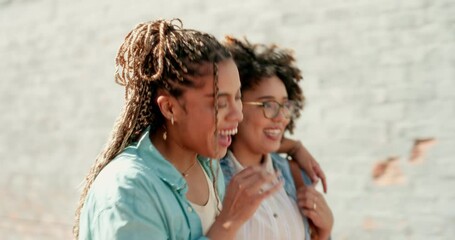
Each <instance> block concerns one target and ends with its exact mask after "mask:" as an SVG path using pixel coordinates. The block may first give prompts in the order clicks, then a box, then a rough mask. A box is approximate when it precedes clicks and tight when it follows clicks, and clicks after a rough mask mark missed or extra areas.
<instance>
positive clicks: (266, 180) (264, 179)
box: [242, 171, 279, 194]
mask: <svg viewBox="0 0 455 240" xmlns="http://www.w3.org/2000/svg"><path fill="white" fill-rule="evenodd" d="M278 183H279V180H278V178H277V177H276V175H275V174H271V173H268V172H266V171H261V172H257V173H256V174H253V175H251V176H249V177H248V178H246V179H244V181H243V182H242V185H244V186H245V191H248V192H249V193H252V194H256V193H257V192H258V191H259V190H260V189H262V191H265V190H268V188H271V187H272V186H274V185H276V184H278Z"/></svg>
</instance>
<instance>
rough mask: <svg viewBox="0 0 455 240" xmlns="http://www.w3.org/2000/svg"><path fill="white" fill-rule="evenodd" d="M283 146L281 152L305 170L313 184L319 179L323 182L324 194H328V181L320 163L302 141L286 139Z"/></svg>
mask: <svg viewBox="0 0 455 240" xmlns="http://www.w3.org/2000/svg"><path fill="white" fill-rule="evenodd" d="M281 145H282V146H281V147H280V150H279V152H283V151H284V152H285V153H287V154H288V155H290V156H291V157H292V159H294V160H295V161H297V162H298V163H299V165H300V167H301V168H302V169H303V170H305V172H306V173H307V174H308V176H309V177H310V178H311V180H312V181H313V183H317V182H318V181H319V179H321V181H322V187H323V189H324V193H327V180H326V177H325V174H324V171H322V169H321V167H320V166H319V163H318V162H317V161H316V160H315V159H314V157H313V156H312V155H311V154H310V152H308V150H307V149H306V148H305V146H303V144H302V143H301V142H300V141H295V140H291V139H287V138H284V139H283V141H282V144H281Z"/></svg>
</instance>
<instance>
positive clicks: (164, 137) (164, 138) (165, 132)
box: [163, 131, 167, 141]
mask: <svg viewBox="0 0 455 240" xmlns="http://www.w3.org/2000/svg"><path fill="white" fill-rule="evenodd" d="M166 139H167V131H164V133H163V140H164V141H166Z"/></svg>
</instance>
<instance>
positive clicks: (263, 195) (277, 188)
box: [257, 180, 284, 201]
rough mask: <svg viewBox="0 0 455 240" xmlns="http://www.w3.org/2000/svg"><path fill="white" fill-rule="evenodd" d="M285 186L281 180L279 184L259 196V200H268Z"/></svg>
mask: <svg viewBox="0 0 455 240" xmlns="http://www.w3.org/2000/svg"><path fill="white" fill-rule="evenodd" d="M283 185H284V181H282V180H280V181H279V182H278V184H275V185H274V186H273V187H272V188H270V189H268V190H266V191H264V192H262V193H260V194H258V195H257V196H259V199H260V200H261V201H262V200H264V199H266V198H268V197H269V196H270V195H272V194H274V193H275V192H277V191H278V190H279V189H280V188H281V187H283Z"/></svg>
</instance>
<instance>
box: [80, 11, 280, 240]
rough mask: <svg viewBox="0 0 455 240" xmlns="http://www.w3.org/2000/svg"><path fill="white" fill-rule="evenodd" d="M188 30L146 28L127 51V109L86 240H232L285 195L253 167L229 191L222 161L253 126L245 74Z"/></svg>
mask: <svg viewBox="0 0 455 240" xmlns="http://www.w3.org/2000/svg"><path fill="white" fill-rule="evenodd" d="M181 25H182V24H181V22H180V20H178V19H177V20H172V21H165V20H158V21H152V22H146V23H142V24H139V25H137V26H136V27H135V28H134V29H133V30H132V31H131V32H130V33H129V34H128V35H127V36H126V38H125V41H124V43H123V44H122V45H121V46H120V49H119V51H118V54H117V58H116V67H117V71H116V75H115V79H116V82H117V83H119V84H120V85H122V86H124V87H125V106H124V109H123V111H122V113H121V115H120V116H119V118H118V120H117V122H116V124H115V126H114V129H113V132H112V135H111V138H110V140H109V142H108V143H107V144H106V147H105V149H104V150H103V151H102V152H101V153H100V155H99V156H98V157H97V159H96V161H95V163H94V165H93V167H92V168H91V170H90V172H89V174H88V176H87V177H86V183H85V188H84V189H83V192H82V195H81V199H80V202H79V207H78V209H77V211H76V224H75V226H74V230H73V231H74V236H75V238H76V239H204V238H206V237H208V238H212V239H232V238H233V237H234V236H235V234H236V232H237V230H238V229H239V228H240V226H241V225H242V224H243V223H244V222H245V221H246V220H247V219H248V218H249V217H250V216H251V215H253V213H254V211H255V210H256V208H257V207H258V206H259V204H260V203H261V201H262V200H263V199H265V198H267V197H268V196H270V195H271V194H272V193H274V192H276V191H277V190H278V189H279V188H280V186H281V182H279V181H276V180H277V178H276V176H275V174H273V173H268V172H266V171H265V170H264V169H263V168H260V167H250V168H247V169H245V170H244V171H242V172H240V173H239V174H237V175H236V176H234V177H233V179H232V180H231V184H229V185H228V187H227V189H225V185H224V180H223V177H222V173H221V170H220V167H219V162H218V161H216V160H214V159H217V158H221V157H222V156H224V155H225V154H226V151H227V147H228V146H229V145H230V144H231V136H232V135H234V134H236V133H237V126H238V123H239V122H240V121H241V120H242V118H243V115H242V103H241V101H240V97H241V96H240V81H239V75H238V71H237V67H236V65H235V62H234V61H233V59H232V57H231V55H230V53H229V51H228V50H227V49H226V48H225V47H223V46H222V45H221V44H220V43H219V42H218V41H217V40H216V39H215V38H214V37H213V36H211V35H208V34H205V33H201V32H199V31H195V30H190V29H184V28H182V26H181ZM218 176H221V177H220V178H218ZM263 184H271V185H273V187H272V188H271V189H269V190H267V191H259V190H260V188H261V186H262V185H263ZM222 199H224V200H223V208H222V209H221V200H222Z"/></svg>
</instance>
